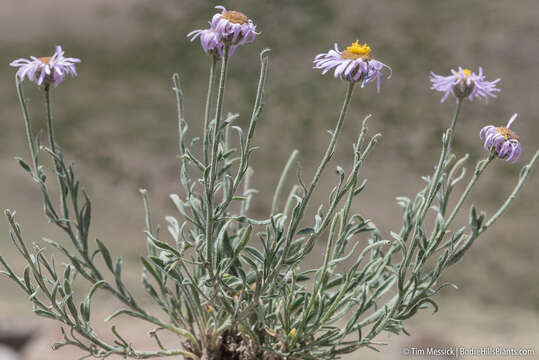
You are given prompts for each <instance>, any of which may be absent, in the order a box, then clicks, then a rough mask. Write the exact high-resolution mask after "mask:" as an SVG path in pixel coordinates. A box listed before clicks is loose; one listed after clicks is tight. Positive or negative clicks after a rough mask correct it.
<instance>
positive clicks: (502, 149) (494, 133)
mask: <svg viewBox="0 0 539 360" xmlns="http://www.w3.org/2000/svg"><path fill="white" fill-rule="evenodd" d="M516 117H517V114H514V115H513V116H511V119H509V122H508V123H507V126H506V127H502V126H501V127H495V126H492V125H489V126H485V127H484V128H482V129H481V132H480V133H479V136H480V138H481V139H483V136H484V137H485V149H487V150H489V149H492V150H494V152H495V153H496V156H498V157H499V158H500V159H504V160H507V161H512V162H516V161H517V160H518V158H519V157H520V154H521V153H522V145H520V140H519V139H518V136H517V134H515V133H514V132H513V131H511V130H510V129H509V127H510V126H511V124H512V123H513V121H515V119H516Z"/></svg>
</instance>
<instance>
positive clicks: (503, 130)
mask: <svg viewBox="0 0 539 360" xmlns="http://www.w3.org/2000/svg"><path fill="white" fill-rule="evenodd" d="M496 130H498V132H499V133H500V134H501V135H502V136H503V137H504V138H505V140H510V139H515V140H516V141H520V139H519V138H518V135H517V134H515V133H514V132H513V131H511V129H508V128H506V127H503V126H500V127H497V128H496Z"/></svg>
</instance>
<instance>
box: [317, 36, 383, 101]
mask: <svg viewBox="0 0 539 360" xmlns="http://www.w3.org/2000/svg"><path fill="white" fill-rule="evenodd" d="M384 67H386V68H388V69H389V71H390V74H389V76H388V78H390V77H391V68H390V67H389V66H387V65H385V64H383V63H381V62H380V61H378V60H375V59H373V58H372V57H371V47H370V46H368V45H367V44H363V45H360V44H359V41H356V42H355V43H353V44H352V45H350V46H348V47H347V48H346V50H344V51H342V52H341V51H340V50H339V47H338V45H337V44H335V48H334V50H330V51H329V52H327V53H322V54H318V55H317V56H316V57H315V58H314V68H315V69H321V70H322V75H323V74H325V73H327V72H328V71H329V70H331V69H333V68H335V72H334V75H335V77H340V78H341V79H343V80H346V81H350V82H361V87H363V86H365V84H366V83H368V82H369V81H372V80H374V79H376V87H377V89H378V92H380V80H382V69H383V68H384Z"/></svg>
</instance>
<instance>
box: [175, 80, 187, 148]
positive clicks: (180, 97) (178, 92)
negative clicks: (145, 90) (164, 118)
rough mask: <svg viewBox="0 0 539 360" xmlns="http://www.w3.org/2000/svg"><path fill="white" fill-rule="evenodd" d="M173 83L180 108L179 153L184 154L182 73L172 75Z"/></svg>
mask: <svg viewBox="0 0 539 360" xmlns="http://www.w3.org/2000/svg"><path fill="white" fill-rule="evenodd" d="M172 84H173V85H174V88H173V90H174V93H175V94H176V106H177V108H178V155H180V156H182V155H183V154H184V153H185V146H184V144H183V137H184V135H185V133H184V124H185V109H184V106H183V91H182V88H181V82H180V75H178V74H174V75H173V76H172Z"/></svg>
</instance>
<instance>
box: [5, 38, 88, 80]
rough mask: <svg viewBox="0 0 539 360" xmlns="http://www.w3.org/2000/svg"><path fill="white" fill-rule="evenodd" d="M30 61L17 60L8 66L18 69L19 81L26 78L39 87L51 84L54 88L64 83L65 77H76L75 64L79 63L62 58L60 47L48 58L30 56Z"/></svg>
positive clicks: (62, 53)
mask: <svg viewBox="0 0 539 360" xmlns="http://www.w3.org/2000/svg"><path fill="white" fill-rule="evenodd" d="M30 59H31V60H29V59H24V58H21V59H17V60H15V61H12V62H11V63H10V64H9V65H11V66H13V67H18V68H19V70H17V76H18V77H19V79H20V80H21V81H23V80H24V78H25V77H27V78H28V80H30V81H35V82H36V83H37V84H38V85H39V86H41V85H42V84H45V85H48V84H52V85H53V86H54V87H57V86H58V85H59V84H60V83H61V82H62V81H64V79H65V77H66V76H67V75H71V76H77V69H75V64H77V63H79V62H80V59H76V58H66V57H64V51H63V50H62V47H61V46H56V51H55V52H54V55H52V56H50V57H41V58H36V57H35V56H30Z"/></svg>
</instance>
